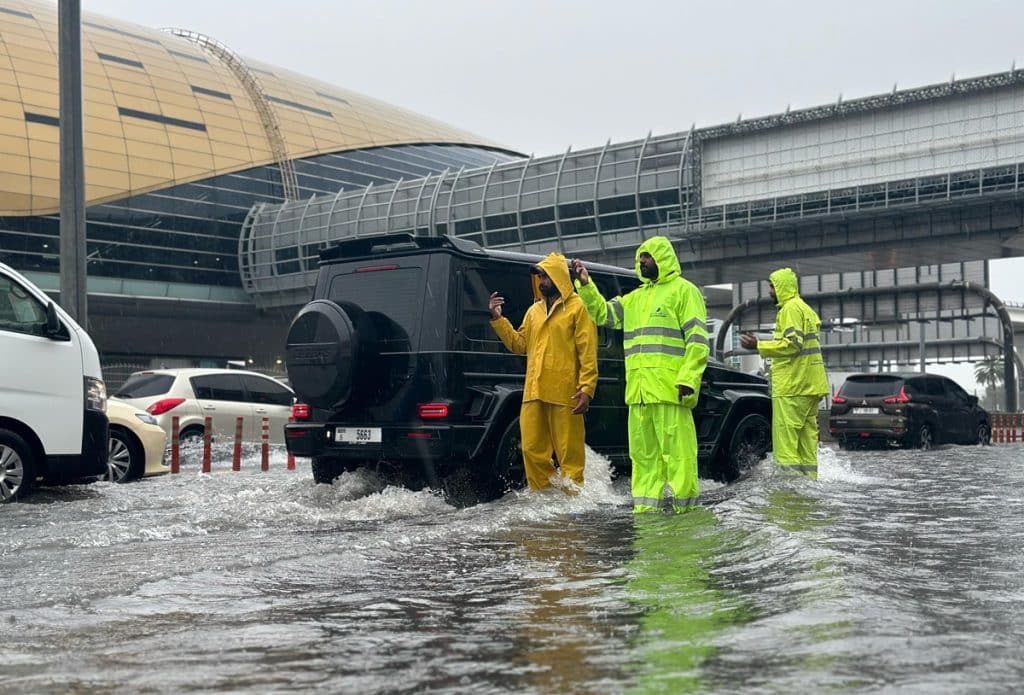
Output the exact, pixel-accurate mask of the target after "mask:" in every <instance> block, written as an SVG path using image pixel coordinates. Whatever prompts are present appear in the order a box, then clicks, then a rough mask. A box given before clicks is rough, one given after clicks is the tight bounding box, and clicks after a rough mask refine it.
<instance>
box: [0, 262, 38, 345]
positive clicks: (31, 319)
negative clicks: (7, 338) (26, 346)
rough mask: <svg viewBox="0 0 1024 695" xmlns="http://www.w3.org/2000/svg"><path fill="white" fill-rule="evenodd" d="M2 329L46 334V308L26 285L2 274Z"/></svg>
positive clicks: (0, 282) (0, 314)
mask: <svg viewBox="0 0 1024 695" xmlns="http://www.w3.org/2000/svg"><path fill="white" fill-rule="evenodd" d="M0 330H4V331H13V332H16V333H29V334H32V335H46V308H45V307H44V306H43V305H42V303H41V302H40V301H39V300H38V299H36V298H35V296H33V295H32V294H30V293H29V291H28V290H26V289H25V288H24V287H22V286H21V285H19V284H18V283H16V282H15V281H14V280H12V279H10V278H8V277H2V276H0Z"/></svg>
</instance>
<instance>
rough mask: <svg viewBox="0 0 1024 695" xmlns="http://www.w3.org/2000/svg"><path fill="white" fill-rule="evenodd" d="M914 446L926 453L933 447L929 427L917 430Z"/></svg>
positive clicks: (925, 426)
mask: <svg viewBox="0 0 1024 695" xmlns="http://www.w3.org/2000/svg"><path fill="white" fill-rule="evenodd" d="M914 445H915V446H916V447H917V448H918V449H921V450H922V451H928V450H929V449H931V448H932V447H933V446H935V439H934V436H933V435H932V427H931V425H921V426H920V427H919V428H918V430H917V436H916V437H915V438H914Z"/></svg>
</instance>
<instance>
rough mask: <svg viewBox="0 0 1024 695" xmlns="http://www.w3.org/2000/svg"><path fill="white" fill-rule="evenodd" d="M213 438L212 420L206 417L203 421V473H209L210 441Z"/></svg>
mask: <svg viewBox="0 0 1024 695" xmlns="http://www.w3.org/2000/svg"><path fill="white" fill-rule="evenodd" d="M212 438H213V418H212V417H210V416H209V415H207V416H206V417H205V418H204V420H203V473H209V472H210V440H211V439H212Z"/></svg>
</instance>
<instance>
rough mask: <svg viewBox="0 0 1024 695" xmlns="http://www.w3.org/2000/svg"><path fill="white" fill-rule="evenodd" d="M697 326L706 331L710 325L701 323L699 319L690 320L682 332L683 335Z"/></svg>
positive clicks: (684, 325)
mask: <svg viewBox="0 0 1024 695" xmlns="http://www.w3.org/2000/svg"><path fill="white" fill-rule="evenodd" d="M695 326H699V327H700V328H703V329H704V330H705V331H706V330H707V329H708V325H707V324H706V323H704V322H703V321H701V320H700V319H698V318H692V319H690V320H689V321H687V322H686V323H684V324H683V328H682V331H683V333H686V331H688V330H690V329H691V328H693V327H695Z"/></svg>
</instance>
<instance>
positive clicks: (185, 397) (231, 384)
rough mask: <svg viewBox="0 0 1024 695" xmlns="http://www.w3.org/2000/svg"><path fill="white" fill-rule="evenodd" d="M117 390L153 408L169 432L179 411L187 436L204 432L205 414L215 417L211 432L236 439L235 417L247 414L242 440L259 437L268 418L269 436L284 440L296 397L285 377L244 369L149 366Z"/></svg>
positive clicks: (127, 399)
mask: <svg viewBox="0 0 1024 695" xmlns="http://www.w3.org/2000/svg"><path fill="white" fill-rule="evenodd" d="M114 396H115V397H117V398H119V399H121V400H122V401H125V402H126V403H130V404H131V405H134V406H135V407H137V408H141V409H143V410H145V411H146V412H148V413H149V414H150V415H152V416H153V417H154V418H156V422H157V424H158V425H160V427H162V428H163V429H164V431H165V432H167V433H168V436H171V429H172V421H173V418H174V417H175V416H177V417H178V428H179V429H178V431H179V438H180V440H181V441H182V442H186V441H194V440H197V439H200V438H202V436H203V432H204V429H205V424H204V423H205V418H206V417H210V418H211V419H212V426H213V431H212V433H211V436H213V437H214V438H216V439H217V440H219V441H225V440H226V441H232V440H233V439H234V437H235V422H236V418H238V417H242V418H243V420H244V429H243V431H242V438H243V440H245V441H260V438H261V435H262V421H263V418H267V419H268V420H269V424H270V442H271V443H274V444H283V443H284V426H285V424H286V423H287V422H288V418H289V416H290V415H291V409H292V404H293V403H294V402H295V394H294V393H292V390H291V389H290V388H288V387H287V386H285V385H284V384H282V383H281V382H279V381H277V380H276V379H273V378H271V377H268V376H264V375H263V374H257V373H256V372H249V371H244V370H240V369H147V370H145V371H141V372H135V373H134V374H132V375H131V376H129V377H128V379H127V381H125V382H124V384H123V385H122V386H121V387H120V388H119V389H118V390H117V392H116V393H115V394H114Z"/></svg>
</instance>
